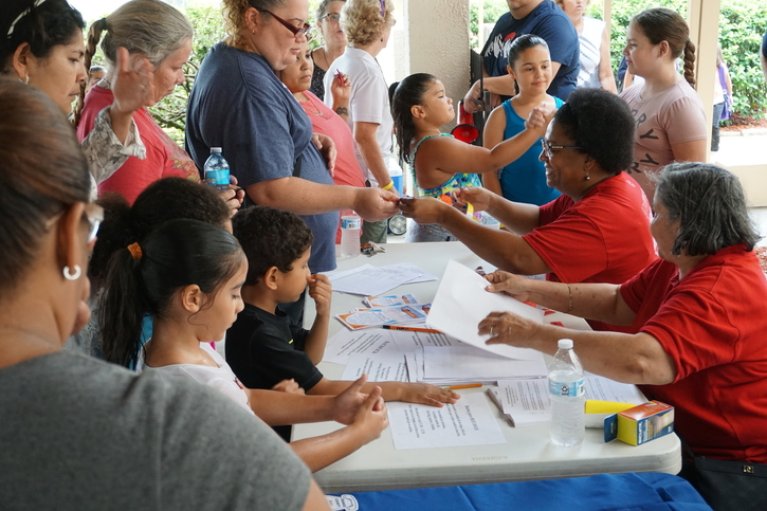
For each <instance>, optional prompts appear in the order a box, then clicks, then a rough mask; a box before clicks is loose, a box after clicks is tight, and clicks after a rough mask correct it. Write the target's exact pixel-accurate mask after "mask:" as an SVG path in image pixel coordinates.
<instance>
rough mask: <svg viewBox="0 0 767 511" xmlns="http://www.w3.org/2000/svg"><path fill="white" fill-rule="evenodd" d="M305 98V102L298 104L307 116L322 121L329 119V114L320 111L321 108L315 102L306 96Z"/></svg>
mask: <svg viewBox="0 0 767 511" xmlns="http://www.w3.org/2000/svg"><path fill="white" fill-rule="evenodd" d="M303 97H304V98H305V100H304V101H300V100H299V101H298V103H299V104H300V105H301V108H303V109H304V112H306V115H308V116H309V118H312V117H319V118H321V119H329V118H330V116H329V115H328V114H327V112H325V111H323V110H320V108H319V107H318V106H317V105H315V104H314V102H313V101H311V100H310V99H309V98H307V97H306V96H303Z"/></svg>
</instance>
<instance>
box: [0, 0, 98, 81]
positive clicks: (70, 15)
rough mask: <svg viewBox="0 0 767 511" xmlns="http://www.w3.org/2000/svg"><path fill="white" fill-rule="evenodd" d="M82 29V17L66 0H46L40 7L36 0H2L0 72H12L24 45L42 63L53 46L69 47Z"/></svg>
mask: <svg viewBox="0 0 767 511" xmlns="http://www.w3.org/2000/svg"><path fill="white" fill-rule="evenodd" d="M6 2H7V3H8V4H10V5H6ZM83 29H85V22H84V21H83V17H82V16H81V15H80V12H79V11H78V10H77V9H75V8H74V7H72V6H71V5H69V4H68V3H67V1H66V0H47V1H45V2H43V3H42V4H40V5H35V2H34V0H3V9H2V13H1V14H0V72H3V73H7V72H9V71H10V65H11V60H12V58H13V54H14V52H15V51H16V49H17V48H18V47H19V46H20V45H21V44H23V43H27V44H29V51H30V52H31V53H32V55H34V56H35V57H37V58H39V59H43V58H45V57H47V56H48V55H49V54H50V52H51V50H52V49H53V47H54V46H59V45H62V44H67V43H68V42H69V41H71V40H72V37H74V35H75V34H76V33H77V31H78V30H83Z"/></svg>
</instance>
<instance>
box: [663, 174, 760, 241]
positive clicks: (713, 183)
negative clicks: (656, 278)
mask: <svg viewBox="0 0 767 511" xmlns="http://www.w3.org/2000/svg"><path fill="white" fill-rule="evenodd" d="M655 197H656V200H658V201H660V202H661V204H663V206H665V208H666V209H667V210H668V213H669V217H670V219H671V220H678V221H679V234H678V235H677V237H676V240H674V246H673V247H672V249H671V252H672V253H673V254H675V255H679V254H681V253H682V251H684V252H685V253H686V254H687V255H689V256H698V255H711V254H715V253H716V252H718V251H719V250H721V249H723V248H725V247H730V246H732V245H738V244H743V245H745V246H746V249H747V250H751V249H753V248H754V245H756V242H757V241H758V240H759V235H758V234H757V233H756V231H755V230H754V227H753V225H752V223H751V220H750V219H749V216H748V208H747V207H746V196H745V194H744V193H743V187H742V186H741V184H740V181H739V180H738V178H737V177H735V175H734V174H732V173H730V172H728V171H727V170H725V169H723V168H721V167H717V166H716V165H711V164H708V163H694V162H693V163H672V164H670V165H666V166H665V167H664V168H663V169H662V170H661V172H660V174H658V177H657V186H656V188H655Z"/></svg>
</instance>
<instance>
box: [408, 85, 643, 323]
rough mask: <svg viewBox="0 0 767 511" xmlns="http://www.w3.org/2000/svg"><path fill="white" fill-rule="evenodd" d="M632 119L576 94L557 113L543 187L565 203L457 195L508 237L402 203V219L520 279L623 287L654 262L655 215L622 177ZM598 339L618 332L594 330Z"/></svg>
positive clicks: (435, 205)
mask: <svg viewBox="0 0 767 511" xmlns="http://www.w3.org/2000/svg"><path fill="white" fill-rule="evenodd" d="M633 140H634V118H633V116H632V115H631V112H630V111H629V109H628V107H627V106H626V104H625V103H624V102H623V101H621V100H620V99H619V98H618V97H617V96H615V95H613V94H610V93H608V92H605V91H602V90H598V89H580V90H576V91H575V92H573V93H572V94H571V95H570V98H569V99H568V102H567V103H565V104H564V105H563V106H562V107H561V108H560V109H559V110H558V111H557V113H556V115H555V116H554V119H553V120H552V121H551V124H550V125H549V127H548V131H547V134H546V137H545V138H544V139H543V141H542V149H543V150H542V151H541V156H540V158H541V160H542V161H543V162H544V164H545V167H546V182H547V184H548V185H549V186H551V187H553V188H556V189H557V190H559V191H560V192H562V195H561V196H560V197H558V198H557V199H555V200H553V201H552V202H549V203H548V204H544V205H543V206H535V205H532V204H523V203H518V202H511V201H508V200H506V199H504V198H503V197H501V196H500V195H496V194H494V193H492V192H490V191H489V190H486V189H483V188H471V189H465V190H462V191H461V194H460V195H461V198H462V200H463V201H464V202H468V203H471V204H473V206H474V209H475V211H476V210H486V211H488V212H489V213H490V214H491V215H492V216H494V217H495V218H497V219H498V220H500V222H501V223H502V224H503V225H504V226H505V227H506V228H507V229H508V230H497V229H491V228H488V227H485V226H482V225H480V224H478V223H477V222H475V221H473V220H472V219H471V218H470V217H467V216H466V215H464V214H463V213H461V212H460V211H459V210H457V209H456V208H452V207H450V206H448V205H447V204H445V203H442V202H440V201H438V200H435V199H403V200H402V201H401V203H402V212H403V213H404V214H405V215H406V216H410V217H413V218H414V219H415V220H416V221H418V222H419V223H437V224H440V225H442V226H444V227H446V228H447V229H449V230H450V231H451V232H452V233H453V234H454V235H455V236H456V237H457V238H458V239H459V240H461V241H462V242H464V243H465V244H466V245H467V246H468V247H469V248H471V249H472V250H473V251H474V252H475V253H476V254H477V255H479V256H480V257H482V258H483V259H485V260H487V261H488V262H490V263H492V264H494V265H496V266H497V267H498V268H499V269H501V270H507V271H511V272H514V273H520V274H524V275H535V274H540V273H546V274H547V278H548V280H555V281H560V282H567V283H575V282H610V283H620V282H623V281H624V280H626V279H628V278H629V277H632V276H634V275H635V274H636V273H638V272H639V271H640V270H641V269H642V268H644V267H645V266H647V264H648V263H650V262H651V261H653V260H654V259H655V250H654V246H653V241H652V238H651V237H650V231H649V228H648V225H649V220H650V205H649V203H648V202H647V199H646V198H645V196H644V193H643V192H642V189H641V188H640V187H639V185H638V184H637V183H636V181H634V179H633V178H631V177H630V176H628V175H627V174H626V173H625V172H623V170H624V169H626V168H627V166H628V165H629V164H630V163H631V161H632V158H633ZM591 326H592V327H593V328H595V329H607V328H616V329H621V328H622V327H613V326H610V325H606V324H604V323H601V322H597V321H594V322H591Z"/></svg>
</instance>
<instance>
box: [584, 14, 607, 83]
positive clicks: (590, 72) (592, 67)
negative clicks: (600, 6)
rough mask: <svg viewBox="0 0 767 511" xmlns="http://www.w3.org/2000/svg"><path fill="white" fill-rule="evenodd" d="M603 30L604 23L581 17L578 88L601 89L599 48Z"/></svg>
mask: <svg viewBox="0 0 767 511" xmlns="http://www.w3.org/2000/svg"><path fill="white" fill-rule="evenodd" d="M604 30H605V22H604V21H602V20H598V19H596V18H590V17H588V16H584V17H583V30H582V31H581V33H580V34H578V40H579V41H580V46H581V47H580V50H581V61H580V64H581V68H580V70H579V71H578V87H590V88H594V89H599V88H601V87H602V82H601V81H600V80H599V61H600V60H601V53H600V48H601V46H602V34H603V33H604Z"/></svg>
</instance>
